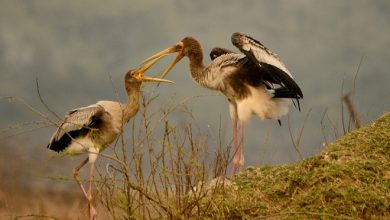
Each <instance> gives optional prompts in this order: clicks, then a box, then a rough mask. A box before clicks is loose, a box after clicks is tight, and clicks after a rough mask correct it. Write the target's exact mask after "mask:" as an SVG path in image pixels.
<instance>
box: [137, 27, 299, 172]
mask: <svg viewBox="0 0 390 220" xmlns="http://www.w3.org/2000/svg"><path fill="white" fill-rule="evenodd" d="M231 40H232V43H233V45H234V46H236V47H237V48H238V49H239V50H240V51H241V52H242V54H241V53H234V52H231V51H230V50H227V49H223V48H219V49H216V50H214V52H213V53H212V54H211V56H212V59H213V61H212V62H211V63H209V64H208V65H204V64H203V51H202V46H201V45H200V43H199V42H198V41H197V40H196V39H195V38H193V37H186V38H184V39H183V40H181V41H180V42H179V43H177V44H175V45H173V46H172V47H169V48H167V49H165V50H163V51H161V52H158V53H156V54H155V55H153V56H151V57H150V58H148V59H146V60H145V61H144V62H148V61H151V60H154V61H156V59H161V58H162V57H164V56H167V55H169V54H172V53H178V55H177V56H176V58H175V60H174V61H173V62H172V63H171V64H170V65H169V66H168V67H167V69H166V70H165V71H164V73H163V75H162V78H164V77H165V76H166V75H167V74H168V72H169V71H170V70H171V69H172V68H173V66H174V65H175V64H176V63H177V62H179V61H180V60H181V59H182V58H183V57H185V56H186V57H188V59H189V62H190V63H189V66H190V72H191V76H192V78H193V79H194V80H195V81H196V82H197V83H198V84H200V85H201V86H203V87H205V88H208V89H212V90H217V91H220V92H222V93H223V94H224V95H225V96H226V98H227V99H228V101H229V110H230V117H231V121H232V127H233V144H234V158H233V167H232V175H234V174H235V172H236V170H237V168H238V167H239V169H240V171H241V170H242V169H243V168H244V150H243V148H244V141H243V140H244V125H245V123H246V122H247V121H248V120H249V118H250V117H251V115H253V114H254V115H257V116H258V117H259V118H260V119H262V120H263V119H277V120H279V119H280V118H281V117H282V116H283V115H286V114H287V113H288V111H289V105H290V104H291V101H289V100H290V99H293V100H297V101H298V99H301V98H303V93H302V91H301V89H300V88H299V86H298V84H297V83H296V82H295V80H294V78H293V77H292V75H291V73H290V71H288V70H287V68H286V66H285V65H284V64H283V63H282V61H281V60H280V59H279V58H278V56H277V55H276V54H274V53H272V52H271V51H270V50H269V49H267V48H266V47H265V46H264V45H263V44H261V43H260V42H259V41H257V40H255V39H253V38H251V37H249V36H247V35H245V34H241V33H234V34H233V35H232V37H231ZM298 107H299V102H298ZM237 121H239V122H240V141H239V143H238V140H237ZM279 122H280V121H279ZM239 146H240V148H239Z"/></svg>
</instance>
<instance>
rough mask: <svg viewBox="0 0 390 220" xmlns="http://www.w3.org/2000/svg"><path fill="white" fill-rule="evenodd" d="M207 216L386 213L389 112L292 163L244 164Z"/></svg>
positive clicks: (389, 210)
mask: <svg viewBox="0 0 390 220" xmlns="http://www.w3.org/2000/svg"><path fill="white" fill-rule="evenodd" d="M233 185H234V187H229V188H227V189H226V190H224V191H219V193H218V194H216V195H213V197H212V198H210V199H212V201H213V203H214V206H211V207H213V209H212V210H210V212H209V217H211V218H215V217H217V218H228V219H234V218H240V219H241V218H244V219H263V218H264V219H265V218H275V219H302V218H304V219H313V218H315V219H357V218H359V219H360V218H363V219H383V218H390V113H387V114H385V115H383V116H382V117H381V118H379V119H378V120H376V121H375V122H374V123H372V124H371V125H367V126H364V127H362V128H360V129H357V130H355V131H352V132H350V133H348V134H346V135H345V136H343V137H342V138H340V139H339V140H337V141H336V142H334V143H332V144H329V145H328V146H327V147H326V148H325V149H324V150H323V151H322V152H321V153H319V154H318V155H316V156H314V157H311V158H308V159H305V160H303V161H301V162H299V163H296V164H292V165H280V166H272V167H260V168H248V169H247V171H246V172H244V173H242V174H240V175H238V176H237V177H236V178H234V179H233Z"/></svg>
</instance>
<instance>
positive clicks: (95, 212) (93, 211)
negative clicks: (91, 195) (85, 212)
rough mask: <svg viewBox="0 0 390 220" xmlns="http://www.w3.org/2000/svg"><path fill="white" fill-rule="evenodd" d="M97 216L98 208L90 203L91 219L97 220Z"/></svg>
mask: <svg viewBox="0 0 390 220" xmlns="http://www.w3.org/2000/svg"><path fill="white" fill-rule="evenodd" d="M96 217H97V211H96V209H95V208H94V207H93V206H92V205H89V219H90V220H95V219H96Z"/></svg>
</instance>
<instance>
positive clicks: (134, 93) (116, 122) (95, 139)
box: [47, 61, 172, 219]
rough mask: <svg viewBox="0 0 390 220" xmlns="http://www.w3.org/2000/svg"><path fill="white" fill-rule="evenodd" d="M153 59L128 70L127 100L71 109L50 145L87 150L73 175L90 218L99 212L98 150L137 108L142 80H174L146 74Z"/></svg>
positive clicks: (70, 150) (70, 151) (62, 149)
mask: <svg viewBox="0 0 390 220" xmlns="http://www.w3.org/2000/svg"><path fill="white" fill-rule="evenodd" d="M154 62H155V61H151V62H149V63H148V64H145V65H144V66H142V67H140V68H139V69H137V70H129V71H128V72H127V73H126V75H125V78H124V80H125V88H126V92H127V96H128V100H127V103H126V104H122V103H119V102H113V101H98V102H97V103H96V104H93V105H89V106H86V107H82V108H78V109H74V110H72V111H70V112H68V114H67V115H66V116H65V119H64V121H63V122H62V123H61V125H60V126H59V127H58V129H57V131H56V132H54V134H53V136H52V137H51V139H50V141H49V144H48V145H47V147H48V148H49V149H51V150H53V151H56V152H58V153H60V152H64V153H65V154H68V155H80V154H88V158H86V159H85V160H83V161H82V162H81V163H80V164H79V165H78V166H76V167H74V168H73V176H74V178H75V180H76V181H77V183H78V185H79V186H80V188H81V191H82V192H83V194H84V196H85V198H86V199H87V201H88V206H89V217H90V219H95V218H96V215H97V212H96V209H95V208H94V207H93V205H92V181H93V172H94V163H95V161H96V159H97V156H98V154H99V153H100V152H101V151H103V150H104V149H105V148H106V147H107V146H108V145H109V144H111V143H112V142H113V141H114V140H115V139H116V138H117V137H118V135H119V134H120V133H121V132H122V129H123V127H124V125H125V124H126V123H127V122H128V121H129V120H130V118H132V117H133V116H134V115H135V114H136V113H137V112H138V108H139V94H140V88H141V84H142V82H172V81H169V80H164V79H158V78H150V77H145V76H144V72H145V71H146V70H148V69H149V68H150V67H151V66H152V65H153V63H154ZM87 162H89V164H90V171H89V189H88V191H86V190H85V188H84V186H83V184H82V183H81V180H80V177H79V175H78V173H79V170H80V169H81V168H82V167H83V166H84V165H85V164H87Z"/></svg>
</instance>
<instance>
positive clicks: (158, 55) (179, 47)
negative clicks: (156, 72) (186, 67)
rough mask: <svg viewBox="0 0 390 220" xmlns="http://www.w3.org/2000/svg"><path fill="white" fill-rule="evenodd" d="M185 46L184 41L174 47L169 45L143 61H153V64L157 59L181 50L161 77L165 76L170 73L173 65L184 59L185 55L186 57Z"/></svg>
mask: <svg viewBox="0 0 390 220" xmlns="http://www.w3.org/2000/svg"><path fill="white" fill-rule="evenodd" d="M183 48H184V46H183V43H182V42H179V43H178V44H176V45H174V46H172V47H169V48H167V49H165V50H162V51H160V52H158V53H156V54H154V55H153V56H151V57H149V58H147V59H146V60H144V61H143V63H145V62H149V61H151V62H150V63H152V62H153V64H154V63H156V62H157V61H159V60H160V59H161V58H163V57H165V56H167V55H169V54H172V53H176V52H179V54H178V55H177V56H176V58H175V60H173V61H172V63H171V64H169V66H168V67H167V68H166V69H165V71H164V73H163V74H162V76H161V78H164V77H165V76H166V75H167V74H168V72H169V71H170V70H171V69H172V68H173V66H175V64H176V63H177V62H179V61H180V60H181V59H183V57H184V53H183ZM153 64H152V65H153ZM146 65H147V64H146Z"/></svg>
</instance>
